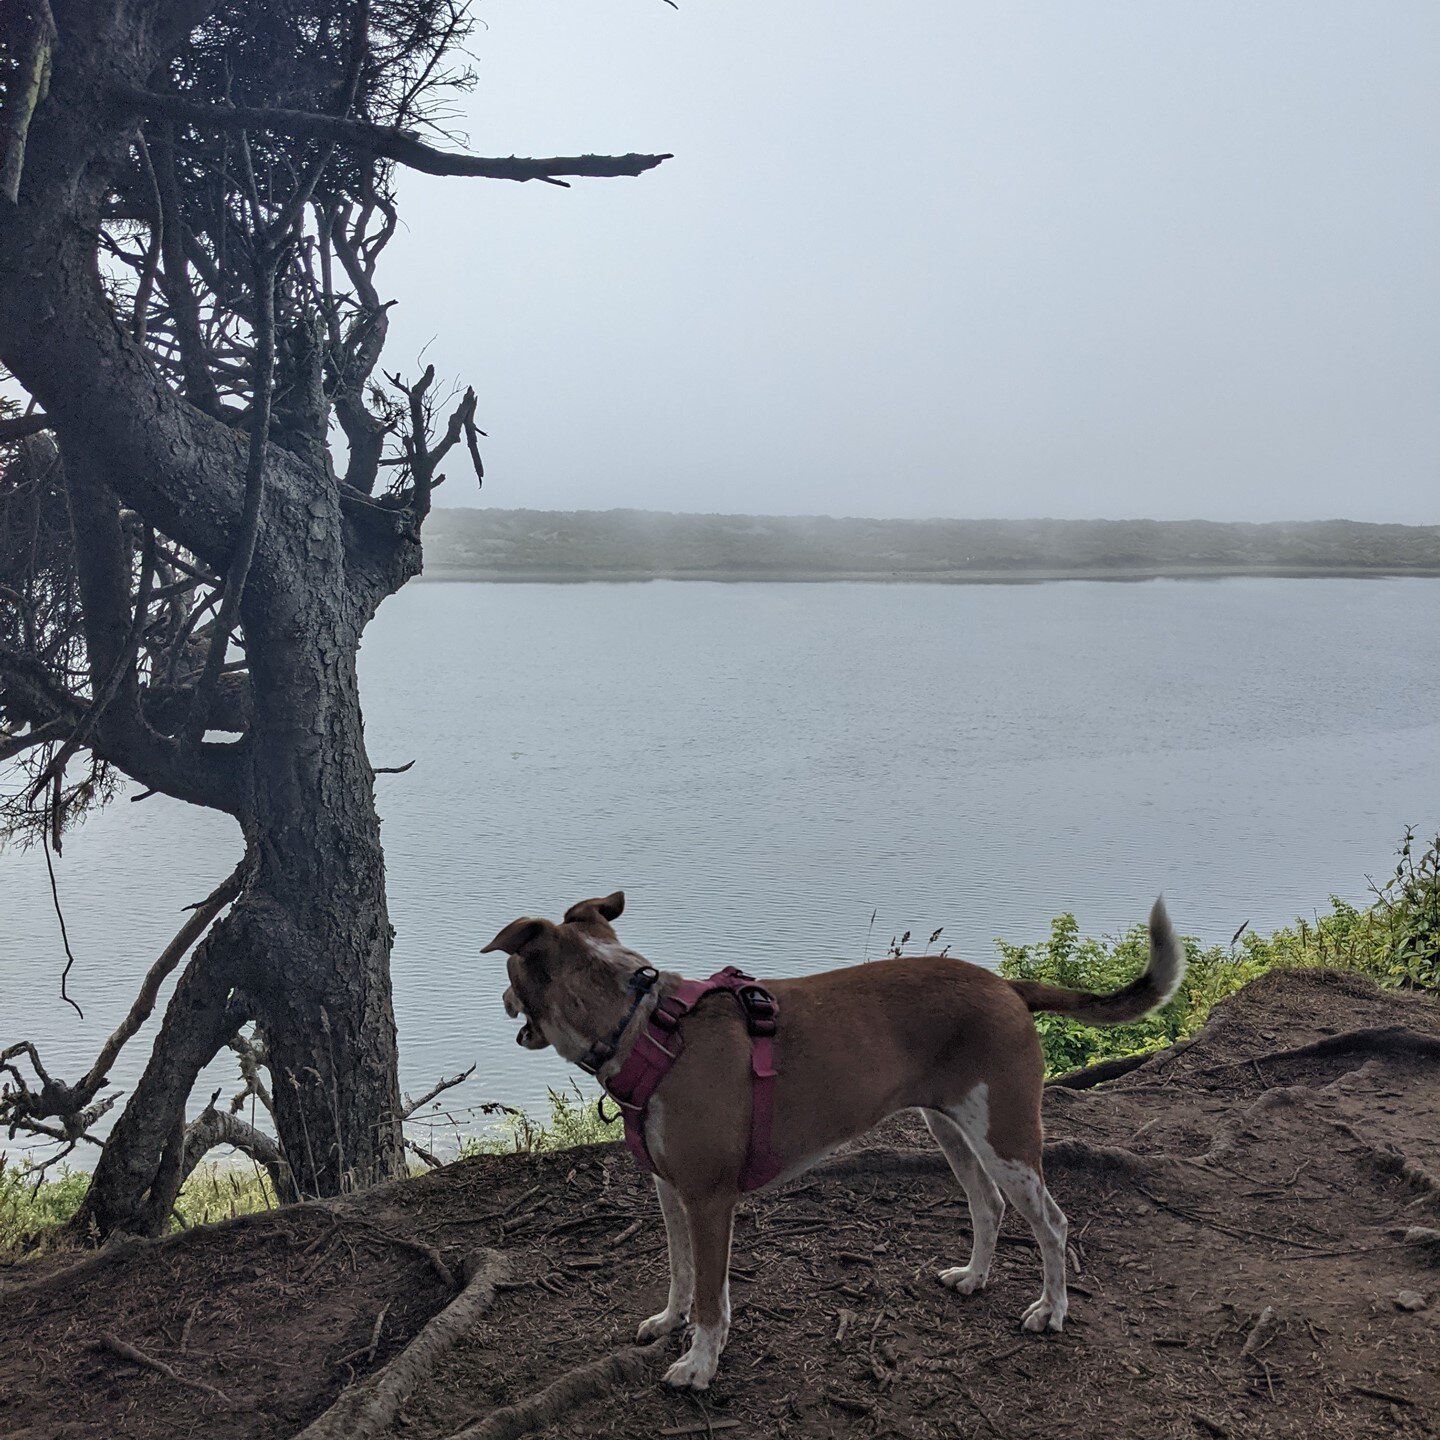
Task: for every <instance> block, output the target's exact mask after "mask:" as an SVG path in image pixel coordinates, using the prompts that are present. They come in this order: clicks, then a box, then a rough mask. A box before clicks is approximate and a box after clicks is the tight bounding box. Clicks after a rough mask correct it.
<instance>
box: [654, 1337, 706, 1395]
mask: <svg viewBox="0 0 1440 1440" xmlns="http://www.w3.org/2000/svg"><path fill="white" fill-rule="evenodd" d="M718 1363H719V1362H718V1360H712V1359H710V1358H709V1357H707V1356H704V1355H697V1354H696V1353H695V1347H694V1346H693V1345H692V1346H691V1347H690V1349H689V1350H687V1351H686V1352H685V1353H684V1354H683V1355H682V1356H681V1357H680V1358H679V1359H678V1360H677V1361H676V1362H675V1363H674V1364H673V1365H672V1366H671V1367H670V1368H669V1369H668V1370H667V1371H666V1372H665V1384H666V1385H668V1386H669V1387H670V1388H671V1389H672V1390H708V1389H709V1388H710V1382H711V1381H712V1380H713V1379H714V1378H715V1370H716V1367H717V1365H718Z"/></svg>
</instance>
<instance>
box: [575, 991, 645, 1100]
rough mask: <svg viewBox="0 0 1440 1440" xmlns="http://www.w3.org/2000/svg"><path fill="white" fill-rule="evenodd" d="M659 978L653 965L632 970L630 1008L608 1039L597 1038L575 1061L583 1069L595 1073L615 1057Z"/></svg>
mask: <svg viewBox="0 0 1440 1440" xmlns="http://www.w3.org/2000/svg"><path fill="white" fill-rule="evenodd" d="M659 978H660V972H659V971H658V970H657V969H656V968H655V967H654V966H653V965H642V966H641V967H640V968H639V969H638V970H635V971H632V972H631V975H630V980H629V983H628V984H627V985H626V987H625V988H626V990H627V992H628V993H629V994H630V996H631V997H632V998H631V1001H630V1008H629V1009H628V1010H627V1011H626V1012H625V1014H624V1016H623V1017H622V1018H621V1020H620V1023H619V1024H618V1025H617V1026H616V1027H615V1028H614V1029H613V1030H612V1031H611V1032H610V1035H609V1038H608V1039H605V1040H596V1041H595V1042H594V1043H593V1044H592V1045H591V1046H590V1048H589V1049H588V1050H587V1051H586V1052H585V1053H584V1054H583V1055H582V1056H581V1057H580V1058H579V1059H578V1060H577V1061H576V1062H575V1063H576V1064H577V1065H578V1066H579V1067H580V1068H581V1069H582V1070H584V1071H586V1072H587V1073H588V1074H590V1075H594V1074H596V1073H597V1072H598V1071H599V1069H600V1067H601V1066H602V1065H604V1064H605V1063H606V1062H607V1061H608V1060H611V1059H613V1058H614V1055H615V1047H616V1046H617V1045H618V1044H619V1043H620V1037H621V1036H622V1035H623V1034H624V1033H625V1028H626V1026H628V1025H629V1024H630V1022H631V1021H632V1020H633V1019H634V1018H635V1012H636V1011H637V1010H638V1009H639V1008H640V1002H641V1001H642V1000H643V999H644V998H645V997H646V996H647V995H648V994H649V993H650V989H651V987H652V986H653V985H654V984H655V982H656V981H657V980H658V979H659Z"/></svg>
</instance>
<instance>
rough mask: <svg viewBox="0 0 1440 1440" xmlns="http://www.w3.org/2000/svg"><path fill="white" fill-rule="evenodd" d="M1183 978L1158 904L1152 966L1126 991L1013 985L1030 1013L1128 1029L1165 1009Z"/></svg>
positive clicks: (1180, 956)
mask: <svg viewBox="0 0 1440 1440" xmlns="http://www.w3.org/2000/svg"><path fill="white" fill-rule="evenodd" d="M1184 978H1185V947H1184V946H1183V945H1182V944H1181V943H1180V937H1179V936H1178V935H1176V933H1175V927H1174V926H1173V925H1172V924H1171V923H1170V917H1169V916H1168V915H1167V914H1166V913H1165V902H1164V901H1163V900H1157V901H1156V902H1155V906H1154V908H1153V909H1152V910H1151V911H1150V961H1149V963H1148V964H1147V965H1146V966H1145V969H1144V972H1143V973H1142V974H1140V975H1137V976H1136V977H1135V979H1133V980H1132V981H1131V982H1130V983H1129V984H1128V985H1126V986H1125V987H1124V988H1123V989H1120V990H1116V991H1114V992H1112V993H1111V994H1109V995H1096V994H1094V993H1093V992H1092V991H1089V990H1066V989H1065V988H1063V987H1062V986H1059V985H1042V984H1040V983H1039V982H1038V981H1035V980H1012V981H1011V982H1010V985H1011V988H1012V989H1013V990H1014V991H1015V993H1016V994H1017V995H1019V997H1020V998H1021V999H1022V1000H1023V1001H1024V1002H1025V1004H1026V1006H1027V1007H1028V1008H1029V1009H1030V1010H1031V1011H1035V1010H1052V1011H1054V1012H1055V1013H1056V1014H1057V1015H1069V1016H1071V1017H1072V1018H1073V1019H1076V1020H1083V1021H1084V1022H1085V1023H1086V1024H1087V1025H1124V1024H1125V1023H1126V1022H1127V1021H1129V1020H1138V1019H1139V1018H1140V1017H1141V1016H1142V1015H1148V1014H1149V1013H1150V1012H1151V1011H1152V1010H1154V1009H1157V1008H1158V1007H1159V1006H1161V1005H1163V1004H1164V1003H1165V1002H1166V1001H1167V1000H1168V999H1169V998H1170V997H1171V996H1172V995H1173V994H1174V993H1175V992H1176V990H1178V989H1179V988H1180V982H1181V981H1182V980H1183V979H1184Z"/></svg>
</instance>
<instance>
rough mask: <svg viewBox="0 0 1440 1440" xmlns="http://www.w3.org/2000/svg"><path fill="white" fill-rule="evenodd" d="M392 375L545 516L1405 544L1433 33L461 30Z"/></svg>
mask: <svg viewBox="0 0 1440 1440" xmlns="http://www.w3.org/2000/svg"><path fill="white" fill-rule="evenodd" d="M476 13H477V14H478V15H479V16H481V17H482V18H483V20H484V21H485V27H486V28H483V29H481V30H479V31H478V32H477V34H476V37H475V41H474V46H473V48H474V50H475V54H476V57H477V68H478V73H479V81H478V84H477V87H476V89H475V91H474V93H473V94H472V95H470V96H468V97H465V98H464V100H463V102H462V105H461V112H462V113H461V114H460V115H459V116H458V117H457V122H456V124H457V129H458V130H459V131H461V132H464V133H465V134H467V135H468V139H469V143H470V145H471V147H472V148H473V149H475V150H476V151H479V152H481V153H497V154H507V153H512V152H514V153H519V154H573V153H577V152H586V151H599V152H625V151H630V150H639V151H673V152H674V153H675V158H674V159H673V160H670V161H667V162H666V163H665V165H663V166H662V167H661V168H660V169H659V170H657V171H652V172H651V173H649V174H647V175H645V176H643V177H641V178H639V179H634V180H631V179H626V180H610V181H594V180H592V181H576V182H575V184H574V186H573V188H571V189H569V190H563V189H558V188H555V187H552V186H548V185H542V184H533V183H532V184H527V185H514V184H506V183H503V182H497V181H477V180H454V179H449V180H435V179H431V178H429V177H425V176H417V175H413V174H407V175H406V176H405V177H404V178H403V180H402V182H401V183H402V189H401V201H402V215H403V217H404V219H405V222H406V227H407V228H406V230H405V231H404V233H403V234H402V235H401V236H400V237H399V238H398V239H397V241H396V242H395V244H394V245H393V246H392V247H391V249H390V251H389V252H388V254H387V256H386V260H385V266H384V270H383V272H382V276H381V279H382V288H383V289H384V290H385V291H386V293H387V294H389V295H392V296H394V297H396V298H398V299H399V301H400V302H401V303H400V305H399V306H398V307H397V309H396V311H395V312H394V316H393V321H394V328H393V331H392V335H393V339H392V343H391V346H390V348H389V350H388V351H387V366H393V365H395V364H396V363H405V364H407V365H408V364H409V363H410V362H411V361H412V359H413V357H415V356H418V355H419V354H420V353H421V352H422V351H424V353H425V357H426V359H427V360H433V361H434V362H435V363H436V364H437V366H438V368H439V370H440V372H441V373H442V374H444V375H448V376H450V377H452V378H453V379H455V380H457V381H459V382H461V383H473V384H474V385H475V386H476V388H477V389H478V390H479V392H480V397H481V400H480V419H481V424H482V425H484V427H485V428H486V429H487V430H488V431H489V432H490V437H491V438H490V441H489V445H488V448H487V452H486V456H487V463H488V466H489V472H490V475H489V479H488V481H487V485H486V489H485V492H484V495H483V496H482V497H477V495H476V494H475V491H474V482H473V480H471V479H469V478H468V477H465V478H460V476H459V472H458V469H457V472H456V478H454V479H452V481H451V483H450V484H449V485H448V486H447V487H446V488H445V490H444V491H442V492H441V494H440V496H439V497H437V498H438V499H439V500H440V501H441V502H442V503H448V504H461V503H463V504H475V503H488V504H493V505H504V506H516V505H523V506H535V507H540V508H606V507H610V506H640V507H649V508H659V509H676V510H723V511H731V512H735V511H751V512H764V513H777V514H787V513H809V512H814V513H828V514H837V515H843V514H865V515H880V516H892V515H893V516H924V515H949V516H972V515H990V516H1014V517H1026V516H1042V515H1043V516H1075V517H1089V516H1106V517H1127V516H1142V515H1143V516H1154V517H1157V518H1187V517H1204V518H1211V519H1242V520H1267V519H1291V518H1293V519H1306V518H1323V517H1329V516H1348V517H1352V518H1357V519H1367V520H1400V521H1411V522H1425V521H1433V520H1435V519H1436V506H1435V503H1434V499H1433V495H1434V490H1435V475H1436V471H1437V460H1440V406H1437V403H1436V397H1437V395H1440V323H1437V322H1440V305H1437V298H1440V115H1437V110H1440V101H1437V91H1436V87H1435V84H1434V77H1435V74H1436V73H1437V71H1440V7H1436V6H1435V5H1434V4H1433V3H1430V0H1424V3H1376V0H1365V3H1350V4H1335V3H1322V0H1303V3H1276V0H1267V3H1266V4H1264V5H1254V4H1238V3H1230V4H1217V3H1214V0H1204V3H1155V4H1148V5H1138V4H1135V3H1133V0H1125V3H1101V0H1090V3H1087V4H1084V5H1077V4H1074V3H1073V0H1065V3H1049V4H1043V3H1035V0H1020V3H1008V0H1007V3H1003V4H1002V3H987V4H975V3H969V0H964V3H961V0H912V3H909V4H906V5H903V6H899V5H893V6H892V5H881V4H875V3H871V4H868V5H866V4H859V3H855V0H787V3H785V4H781V5H777V4H773V3H771V4H762V3H760V0H683V3H682V6H681V8H680V10H679V11H678V12H677V11H675V10H672V9H671V8H670V7H669V6H668V5H665V4H662V3H660V0H485V3H483V4H481V5H479V6H478V7H477V10H476Z"/></svg>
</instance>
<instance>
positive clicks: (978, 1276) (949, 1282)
mask: <svg viewBox="0 0 1440 1440" xmlns="http://www.w3.org/2000/svg"><path fill="white" fill-rule="evenodd" d="M935 1278H936V1279H937V1280H938V1281H939V1282H940V1283H941V1284H942V1285H943V1286H945V1288H946V1289H947V1290H954V1291H956V1292H957V1293H958V1294H960V1295H974V1294H975V1293H976V1292H977V1291H980V1290H983V1289H984V1288H985V1282H986V1280H987V1279H989V1277H988V1276H987V1275H985V1274H984V1273H983V1272H982V1271H979V1270H976V1269H974V1268H973V1267H972V1266H970V1265H957V1266H955V1268H954V1269H953V1270H942V1271H940V1273H939V1274H938V1275H936V1277H935Z"/></svg>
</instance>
